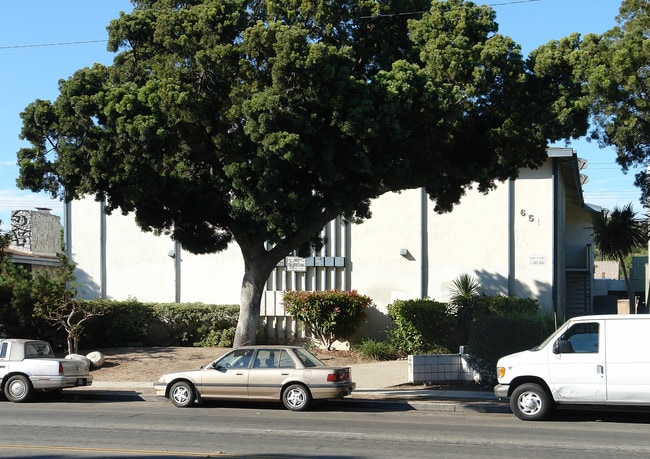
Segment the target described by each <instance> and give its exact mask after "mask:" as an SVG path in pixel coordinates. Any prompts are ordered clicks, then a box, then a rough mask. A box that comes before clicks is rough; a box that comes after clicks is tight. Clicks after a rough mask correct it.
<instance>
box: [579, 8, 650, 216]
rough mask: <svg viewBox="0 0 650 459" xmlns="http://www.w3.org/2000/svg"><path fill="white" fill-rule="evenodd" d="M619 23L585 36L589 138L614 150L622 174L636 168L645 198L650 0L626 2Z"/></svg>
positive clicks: (649, 149)
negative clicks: (591, 114) (590, 122)
mask: <svg viewBox="0 0 650 459" xmlns="http://www.w3.org/2000/svg"><path fill="white" fill-rule="evenodd" d="M616 20H617V25H616V27H614V28H612V29H611V30H609V31H607V32H606V33H605V34H604V35H602V36H593V35H591V36H587V37H585V40H584V43H583V44H582V48H583V49H584V50H585V51H586V52H587V55H588V56H589V57H590V58H589V59H588V60H585V61H584V62H586V64H587V68H586V81H588V83H589V84H588V87H589V92H590V96H591V103H592V104H593V111H594V118H593V121H594V125H593V126H594V129H593V132H592V133H591V137H592V138H594V139H597V140H598V142H599V143H600V145H602V146H611V147H613V148H614V149H615V150H616V154H617V156H616V160H617V162H618V164H619V165H620V166H621V168H622V170H623V171H624V172H626V173H627V172H628V171H629V170H630V169H636V168H639V172H637V173H636V176H635V185H636V186H638V187H640V189H641V191H642V201H643V202H644V203H646V204H645V205H646V206H647V202H648V174H647V166H648V165H649V164H650V2H648V1H647V0H624V1H623V2H622V4H621V8H620V10H619V15H618V17H617V18H616Z"/></svg>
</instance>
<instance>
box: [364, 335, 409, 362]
mask: <svg viewBox="0 0 650 459" xmlns="http://www.w3.org/2000/svg"><path fill="white" fill-rule="evenodd" d="M354 351H355V352H356V353H358V354H359V355H361V356H362V357H364V358H366V359H369V360H395V359H397V358H399V352H398V351H397V350H396V349H395V348H394V347H393V345H392V344H390V343H389V342H386V341H376V340H374V339H370V338H366V339H364V340H363V341H361V342H360V343H359V344H356V345H355V346H354Z"/></svg>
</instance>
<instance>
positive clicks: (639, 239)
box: [589, 203, 649, 314]
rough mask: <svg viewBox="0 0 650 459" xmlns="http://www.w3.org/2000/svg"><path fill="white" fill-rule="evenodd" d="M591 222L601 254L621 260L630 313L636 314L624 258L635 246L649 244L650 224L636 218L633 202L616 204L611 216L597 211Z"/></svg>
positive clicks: (595, 241) (593, 234)
mask: <svg viewBox="0 0 650 459" xmlns="http://www.w3.org/2000/svg"><path fill="white" fill-rule="evenodd" d="M589 222H590V223H591V229H592V231H593V233H592V236H593V238H594V243H595V244H596V247H598V249H599V250H600V252H601V254H602V255H603V256H606V257H611V258H614V259H616V260H618V262H619V263H620V265H621V267H622V269H623V277H624V278H625V286H626V287H627V293H628V298H629V299H630V314H634V312H635V310H634V295H633V294H632V289H631V287H630V279H629V276H628V273H627V268H626V267H625V257H626V256H628V255H630V254H631V253H632V252H633V251H634V249H636V248H638V247H643V246H645V245H646V244H647V243H648V237H649V235H648V224H647V222H645V221H644V220H642V219H639V218H638V217H637V215H636V213H635V212H634V209H633V208H632V203H629V204H627V205H625V206H624V207H623V208H622V209H621V208H619V207H618V206H616V207H614V210H613V211H612V212H611V214H609V215H608V214H607V213H606V212H604V211H603V212H594V213H593V215H592V217H591V218H590V219H589Z"/></svg>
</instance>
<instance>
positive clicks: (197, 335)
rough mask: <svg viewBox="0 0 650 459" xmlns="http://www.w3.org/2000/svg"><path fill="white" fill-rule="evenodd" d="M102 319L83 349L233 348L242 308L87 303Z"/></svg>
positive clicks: (91, 325) (90, 327)
mask: <svg viewBox="0 0 650 459" xmlns="http://www.w3.org/2000/svg"><path fill="white" fill-rule="evenodd" d="M86 301H93V302H95V303H99V308H98V309H99V310H100V311H101V312H102V315H101V316H99V317H96V318H94V319H92V320H91V321H89V322H88V323H87V324H86V325H85V327H84V332H83V337H82V339H81V347H82V348H91V347H101V348H106V347H129V346H227V347H229V346H232V339H233V338H234V334H235V328H236V327H237V319H238V316H239V305H209V304H203V303H140V302H138V301H135V300H127V301H111V300H86Z"/></svg>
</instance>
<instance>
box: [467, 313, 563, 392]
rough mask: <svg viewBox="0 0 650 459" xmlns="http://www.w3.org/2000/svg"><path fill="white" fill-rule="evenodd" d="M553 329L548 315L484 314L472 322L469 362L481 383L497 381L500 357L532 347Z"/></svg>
mask: <svg viewBox="0 0 650 459" xmlns="http://www.w3.org/2000/svg"><path fill="white" fill-rule="evenodd" d="M552 332H553V320H552V318H551V317H550V316H548V315H540V314H520V313H517V314H511V315H506V314H503V315H494V316H485V317H483V318H481V319H480V320H476V321H474V322H473V323H472V325H471V329H470V340H469V343H468V344H469V363H470V365H471V366H472V368H474V369H475V370H476V371H477V372H478V373H479V374H480V376H481V382H482V383H484V384H495V383H496V364H497V360H499V358H501V357H503V356H504V355H507V354H512V353H513V352H519V351H523V350H526V349H531V348H533V347H535V346H536V345H538V344H539V343H541V342H542V341H543V340H544V338H546V337H547V336H548V335H550V334H551V333H552Z"/></svg>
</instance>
